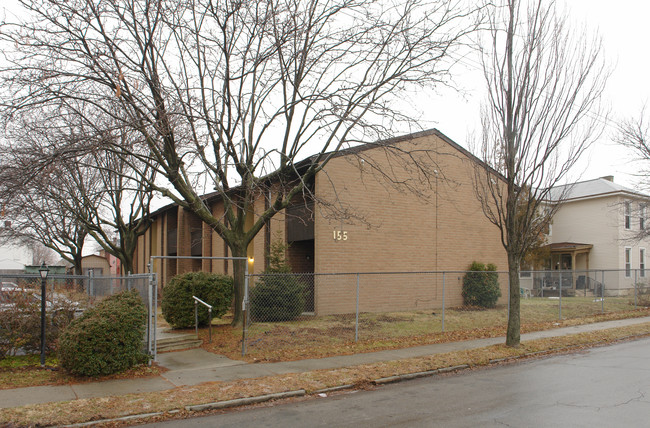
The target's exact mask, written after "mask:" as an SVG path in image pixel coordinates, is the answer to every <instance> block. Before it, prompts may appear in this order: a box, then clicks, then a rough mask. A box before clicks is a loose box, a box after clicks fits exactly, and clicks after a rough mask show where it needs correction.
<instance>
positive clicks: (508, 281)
mask: <svg viewBox="0 0 650 428" xmlns="http://www.w3.org/2000/svg"><path fill="white" fill-rule="evenodd" d="M507 275H508V280H507V281H506V284H507V287H506V288H507V290H508V313H507V314H506V319H507V320H510V272H508V274H507Z"/></svg>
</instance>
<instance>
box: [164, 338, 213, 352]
mask: <svg viewBox="0 0 650 428" xmlns="http://www.w3.org/2000/svg"><path fill="white" fill-rule="evenodd" d="M202 344H203V341H202V340H199V339H186V340H177V341H175V342H165V343H157V344H156V349H157V351H158V352H166V351H179V350H185V349H193V348H198V347H200V346H201V345H202Z"/></svg>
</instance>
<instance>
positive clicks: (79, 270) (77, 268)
mask: <svg viewBox="0 0 650 428" xmlns="http://www.w3.org/2000/svg"><path fill="white" fill-rule="evenodd" d="M82 258H83V257H82V256H81V253H79V254H75V255H74V256H73V260H74V263H73V266H72V268H73V269H74V274H75V275H83V273H84V272H83V267H82V264H81V260H82Z"/></svg>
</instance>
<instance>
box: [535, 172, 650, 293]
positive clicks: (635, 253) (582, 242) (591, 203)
mask: <svg viewBox="0 0 650 428" xmlns="http://www.w3.org/2000/svg"><path fill="white" fill-rule="evenodd" d="M552 195H553V197H554V198H556V200H551V201H550V202H551V203H556V202H557V199H559V198H562V203H561V205H560V207H559V209H558V211H557V213H556V214H555V216H554V217H553V221H552V224H551V226H550V228H549V234H548V237H547V242H548V247H547V250H548V252H549V256H548V258H547V261H546V263H545V266H543V268H544V269H550V270H553V271H561V272H565V273H566V274H568V273H569V272H567V271H570V273H571V275H570V276H569V275H566V274H565V275H564V281H565V282H566V281H569V284H566V283H565V284H564V285H563V287H566V286H567V285H569V286H571V287H572V288H573V289H575V291H576V293H577V294H580V293H581V291H582V290H585V291H588V290H590V291H592V292H594V291H596V292H598V290H599V288H598V287H599V286H600V284H604V286H605V293H606V295H624V294H630V293H633V290H634V284H635V283H647V277H648V276H650V273H648V272H647V269H646V266H647V265H646V263H647V252H648V251H650V236H648V234H647V233H650V221H649V220H648V218H647V215H648V207H649V206H650V196H648V195H644V194H641V193H639V192H636V191H634V190H632V189H628V188H626V187H624V186H621V185H619V184H616V183H614V178H613V177H612V176H607V177H601V178H597V179H594V180H588V181H582V182H578V183H575V184H571V185H566V186H559V187H557V188H556V189H554V192H553V193H552ZM646 231H647V233H646ZM554 276H555V275H554ZM569 278H570V279H569ZM538 282H539V281H538ZM556 282H557V280H556ZM545 285H546V286H549V285H550V284H544V283H539V284H536V287H537V288H539V287H540V286H545Z"/></svg>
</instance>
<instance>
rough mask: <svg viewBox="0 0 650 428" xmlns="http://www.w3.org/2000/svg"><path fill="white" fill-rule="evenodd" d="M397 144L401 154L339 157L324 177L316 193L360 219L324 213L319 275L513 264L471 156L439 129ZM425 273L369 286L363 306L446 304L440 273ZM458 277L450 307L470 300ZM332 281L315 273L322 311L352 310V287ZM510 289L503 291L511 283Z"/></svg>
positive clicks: (319, 221) (319, 219)
mask: <svg viewBox="0 0 650 428" xmlns="http://www.w3.org/2000/svg"><path fill="white" fill-rule="evenodd" d="M399 147H400V149H402V150H403V151H404V152H402V154H401V156H400V155H392V154H387V153H386V152H385V151H384V150H383V149H380V148H377V149H371V150H366V151H364V152H362V153H361V154H360V156H361V158H363V159H364V162H363V163H362V162H360V159H359V158H357V157H356V156H355V155H350V156H345V157H338V158H335V159H333V160H332V161H331V162H330V163H329V164H328V165H327V166H326V168H325V171H324V173H322V174H319V176H318V177H317V180H316V195H317V197H318V198H321V199H323V200H325V201H326V202H327V203H329V204H332V205H333V206H335V207H338V208H339V209H341V210H345V211H347V212H349V213H352V214H353V215H354V216H357V218H351V217H348V218H347V219H346V220H341V219H340V218H336V215H335V214H334V213H329V214H331V217H330V216H328V215H327V214H328V212H327V211H322V210H317V216H316V224H315V239H316V243H315V246H316V251H315V252H316V254H315V265H316V269H315V270H316V272H319V273H320V272H410V271H443V270H444V271H450V270H464V269H466V268H467V266H468V265H469V264H470V263H471V262H472V261H474V260H478V261H483V262H486V263H495V264H496V265H497V266H498V268H499V269H503V270H505V269H506V268H507V258H506V255H505V251H504V250H503V247H502V245H501V243H500V240H499V234H498V229H497V228H496V227H495V226H494V225H492V224H491V223H489V222H488V221H487V219H486V218H485V216H484V215H483V212H482V210H481V207H480V204H479V203H478V201H477V200H476V197H475V195H474V191H473V186H472V168H473V164H472V161H470V160H469V159H468V158H467V156H466V155H465V154H464V153H462V152H460V151H458V150H456V149H455V148H454V147H452V146H450V145H449V144H447V143H446V142H444V141H442V140H441V139H439V138H438V137H437V136H435V135H429V136H425V137H421V138H418V139H415V140H412V141H410V142H408V141H405V142H402V143H400V146H399ZM427 150H428V152H426V151H427ZM406 152H410V155H407V154H406ZM410 156H415V157H416V160H420V161H421V162H422V166H423V167H425V168H427V169H428V170H429V171H431V169H435V170H437V171H438V175H437V179H436V178H435V174H434V175H433V178H432V180H431V181H426V180H424V177H423V176H422V175H421V174H418V171H417V168H416V167H415V165H414V164H415V162H412V161H411V157H410ZM377 170H380V171H381V173H378V172H377ZM383 174H389V175H390V176H389V177H385V176H384V175H383ZM396 183H406V185H405V184H396ZM407 185H408V186H407ZM436 190H437V192H436ZM436 195H437V197H436ZM338 231H341V232H347V240H336V239H334V236H333V233H338ZM450 276H451V274H450ZM425 277H426V278H418V277H415V276H404V277H402V278H398V277H393V276H390V275H383V276H377V277H376V278H373V279H372V280H368V281H366V282H364V284H363V287H361V289H360V296H362V299H361V300H362V301H363V302H364V306H363V308H362V310H365V311H390V310H398V309H414V308H435V307H439V306H440V305H441V303H442V292H441V290H442V277H441V275H439V276H438V277H435V278H434V277H433V276H431V275H428V276H425ZM453 278H454V280H452V278H446V285H447V287H446V288H447V290H446V291H447V294H446V304H447V305H449V306H453V305H459V304H461V303H462V297H461V294H460V293H461V287H460V284H459V282H460V281H459V280H458V275H456V276H453ZM329 282H330V281H329V280H328V278H327V277H318V278H317V284H316V312H317V314H319V315H324V314H334V313H342V312H349V311H350V303H349V302H347V301H346V300H347V299H348V297H349V295H350V291H349V287H350V286H349V285H347V284H346V285H344V284H342V281H340V280H337V281H331V282H332V284H329ZM354 286H355V287H356V283H355V284H354ZM502 289H503V294H504V296H505V291H506V290H505V283H504V284H503V285H502ZM502 300H503V299H502Z"/></svg>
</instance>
